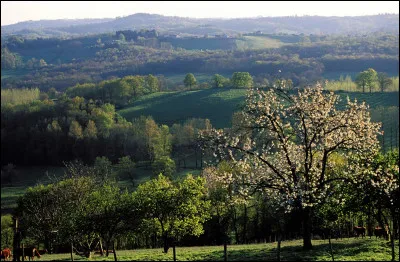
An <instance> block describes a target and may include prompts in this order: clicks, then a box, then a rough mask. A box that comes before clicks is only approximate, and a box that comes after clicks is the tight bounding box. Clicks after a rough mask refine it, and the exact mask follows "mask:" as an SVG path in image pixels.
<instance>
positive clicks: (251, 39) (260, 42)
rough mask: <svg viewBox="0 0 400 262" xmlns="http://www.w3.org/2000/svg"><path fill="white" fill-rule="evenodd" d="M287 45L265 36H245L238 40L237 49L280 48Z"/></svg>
mask: <svg viewBox="0 0 400 262" xmlns="http://www.w3.org/2000/svg"><path fill="white" fill-rule="evenodd" d="M283 45H285V43H283V42H281V41H279V40H278V39H273V38H269V37H265V36H244V37H243V38H239V39H237V40H236V48H237V49H265V48H279V47H281V46H283Z"/></svg>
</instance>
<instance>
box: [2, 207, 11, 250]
mask: <svg viewBox="0 0 400 262" xmlns="http://www.w3.org/2000/svg"><path fill="white" fill-rule="evenodd" d="M13 239H14V230H13V221H12V217H11V215H5V216H3V215H2V216H1V250H3V249H4V248H6V247H8V248H10V247H12V245H13Z"/></svg>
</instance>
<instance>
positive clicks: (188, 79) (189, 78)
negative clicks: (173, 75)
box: [183, 73, 197, 89]
mask: <svg viewBox="0 0 400 262" xmlns="http://www.w3.org/2000/svg"><path fill="white" fill-rule="evenodd" d="M183 83H184V84H185V86H186V87H188V88H189V89H191V88H192V86H194V85H196V83H197V81H196V78H195V77H194V75H193V74H192V73H188V74H187V75H186V76H185V79H184V80H183Z"/></svg>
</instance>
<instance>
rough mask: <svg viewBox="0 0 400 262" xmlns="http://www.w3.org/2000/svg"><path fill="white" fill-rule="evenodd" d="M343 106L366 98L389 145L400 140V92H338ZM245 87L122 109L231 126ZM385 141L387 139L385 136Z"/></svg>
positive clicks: (172, 95)
mask: <svg viewBox="0 0 400 262" xmlns="http://www.w3.org/2000/svg"><path fill="white" fill-rule="evenodd" d="M336 93H337V94H339V95H340V97H341V102H340V103H339V107H343V106H344V104H345V103H346V97H347V96H348V97H349V98H350V99H351V100H352V101H354V99H357V101H358V102H363V101H365V102H366V103H367V104H368V105H369V106H370V110H371V117H372V120H373V121H375V122H382V123H383V130H384V131H385V133H384V136H385V138H384V139H385V149H389V148H390V147H396V146H398V144H399V141H398V134H399V120H398V119H399V92H385V93H379V92H376V93H371V94H370V93H359V92H345V91H338V92H336ZM245 94H246V90H245V89H207V90H197V91H182V92H161V93H155V94H151V95H148V96H144V97H142V98H140V99H139V100H138V101H136V102H135V103H134V106H132V107H127V108H124V109H122V110H119V111H118V113H120V114H121V115H122V116H123V117H125V118H126V119H127V120H128V121H131V120H132V119H133V118H135V117H139V116H141V115H151V116H153V118H154V120H155V121H156V122H157V123H159V124H167V125H169V126H171V125H172V124H174V123H183V122H184V121H185V120H187V119H189V118H208V119H210V120H211V123H212V125H213V126H214V127H216V128H224V127H229V126H230V125H231V119H232V113H233V112H235V111H239V110H240V106H242V105H243V104H244V102H245V101H244V99H245ZM381 142H382V143H383V139H381Z"/></svg>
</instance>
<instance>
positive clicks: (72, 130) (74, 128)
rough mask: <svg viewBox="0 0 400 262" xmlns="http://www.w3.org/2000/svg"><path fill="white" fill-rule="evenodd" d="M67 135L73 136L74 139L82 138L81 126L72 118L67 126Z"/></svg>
mask: <svg viewBox="0 0 400 262" xmlns="http://www.w3.org/2000/svg"><path fill="white" fill-rule="evenodd" d="M68 135H69V136H71V137H73V138H75V139H82V138H83V132H82V127H81V125H80V124H79V122H77V121H75V120H72V122H71V126H70V127H69V132H68Z"/></svg>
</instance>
